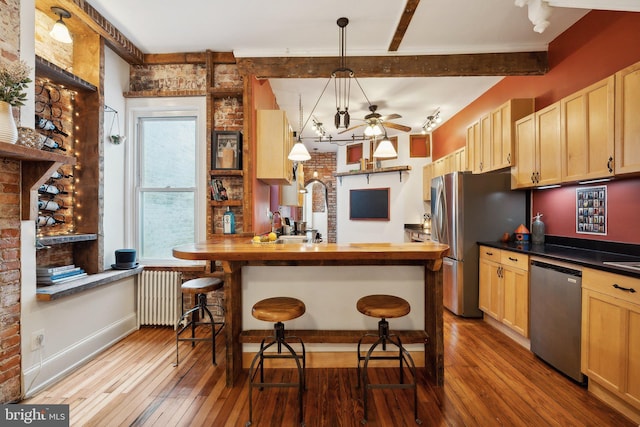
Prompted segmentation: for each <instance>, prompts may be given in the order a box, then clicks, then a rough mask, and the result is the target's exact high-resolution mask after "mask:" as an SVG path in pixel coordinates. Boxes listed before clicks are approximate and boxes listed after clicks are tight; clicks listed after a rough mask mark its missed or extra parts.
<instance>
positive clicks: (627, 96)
mask: <svg viewBox="0 0 640 427" xmlns="http://www.w3.org/2000/svg"><path fill="white" fill-rule="evenodd" d="M615 82H616V83H615V84H616V107H615V108H616V115H615V116H616V119H615V120H616V124H615V128H616V136H615V147H616V154H615V173H616V174H629V173H638V172H640V120H638V117H640V62H639V63H637V64H634V65H632V66H630V67H627V68H625V69H623V70H621V71H619V72H618V73H616V75H615Z"/></svg>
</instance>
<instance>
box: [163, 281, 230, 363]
mask: <svg viewBox="0 0 640 427" xmlns="http://www.w3.org/2000/svg"><path fill="white" fill-rule="evenodd" d="M223 285H224V282H223V281H222V280H220V279H219V278H217V277H200V278H198V279H191V280H187V281H186V282H184V283H183V284H182V286H181V289H182V297H183V300H184V295H185V294H191V295H193V298H194V305H193V308H190V309H189V310H187V311H185V312H184V313H183V314H182V316H180V319H178V322H177V323H176V363H175V365H174V366H178V362H179V356H178V345H179V343H180V341H191V346H192V347H194V346H195V345H196V341H211V352H212V354H213V356H212V361H213V364H214V365H217V363H216V336H217V335H218V334H219V333H220V331H221V330H222V328H223V327H224V323H225V322H224V319H223V320H222V322H216V321H215V319H214V318H213V314H211V310H209V307H218V308H220V309H221V311H222V313H223V315H224V307H222V306H221V305H219V304H212V305H208V304H207V293H208V292H213V291H217V290H218V289H221V288H222V286H223ZM205 314H206V315H207V317H208V320H205ZM202 325H208V326H210V327H211V336H208V337H203V338H196V327H197V326H202ZM188 328H191V337H180V334H182V333H183V332H184V331H185V330H187V329H188Z"/></svg>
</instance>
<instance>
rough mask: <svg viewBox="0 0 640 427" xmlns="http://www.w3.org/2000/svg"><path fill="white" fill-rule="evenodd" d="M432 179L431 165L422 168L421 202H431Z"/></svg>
mask: <svg viewBox="0 0 640 427" xmlns="http://www.w3.org/2000/svg"><path fill="white" fill-rule="evenodd" d="M432 178H433V163H429V164H428V165H424V166H423V167H422V200H424V201H425V202H430V201H431V179H432Z"/></svg>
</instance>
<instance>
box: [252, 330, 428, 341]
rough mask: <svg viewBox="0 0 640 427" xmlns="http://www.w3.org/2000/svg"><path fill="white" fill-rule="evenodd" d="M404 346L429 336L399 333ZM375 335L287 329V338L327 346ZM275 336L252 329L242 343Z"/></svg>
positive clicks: (268, 332) (422, 332)
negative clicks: (291, 337)
mask: <svg viewBox="0 0 640 427" xmlns="http://www.w3.org/2000/svg"><path fill="white" fill-rule="evenodd" d="M393 333H394V334H395V335H398V336H399V337H400V339H401V340H402V343H403V344H426V343H428V342H429V335H428V334H427V333H426V332H425V331H397V330H394V331H393ZM366 334H374V335H375V336H374V337H372V339H374V338H377V336H378V331H377V330H373V329H372V330H315V329H287V333H286V335H287V337H289V336H293V335H295V336H296V337H298V338H300V339H302V340H303V341H304V342H305V343H306V344H309V343H315V344H317V343H327V344H357V343H358V341H359V340H360V339H361V338H362V336H363V335H366ZM268 336H273V329H251V330H246V331H242V333H241V334H240V342H241V343H243V344H249V343H258V344H259V343H260V341H262V340H263V339H264V338H265V337H268Z"/></svg>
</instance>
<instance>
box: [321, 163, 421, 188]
mask: <svg viewBox="0 0 640 427" xmlns="http://www.w3.org/2000/svg"><path fill="white" fill-rule="evenodd" d="M410 170H411V166H409V165H406V166H392V167H388V168H378V169H367V170H359V171H349V172H338V173H334V174H333V175H334V176H335V177H338V178H340V184H342V178H343V177H345V176H353V175H367V184H368V183H369V176H370V175H373V174H377V173H390V172H398V175H399V176H400V182H402V172H406V171H410Z"/></svg>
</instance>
